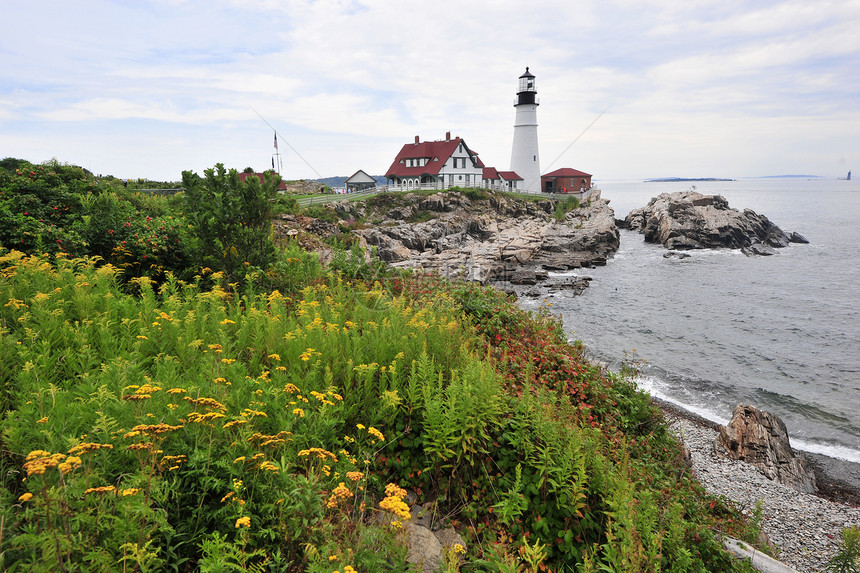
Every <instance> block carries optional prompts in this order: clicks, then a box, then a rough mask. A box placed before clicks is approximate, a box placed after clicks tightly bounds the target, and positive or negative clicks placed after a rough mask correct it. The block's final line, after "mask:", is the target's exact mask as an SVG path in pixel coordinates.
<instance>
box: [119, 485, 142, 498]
mask: <svg viewBox="0 0 860 573" xmlns="http://www.w3.org/2000/svg"><path fill="white" fill-rule="evenodd" d="M139 491H140V488H136V487H129V488H126V489H124V490H122V496H123V497H128V496H130V495H134V494H136V493H137V492H139Z"/></svg>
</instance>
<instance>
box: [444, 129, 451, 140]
mask: <svg viewBox="0 0 860 573" xmlns="http://www.w3.org/2000/svg"><path fill="white" fill-rule="evenodd" d="M445 141H451V132H450V131H446V132H445Z"/></svg>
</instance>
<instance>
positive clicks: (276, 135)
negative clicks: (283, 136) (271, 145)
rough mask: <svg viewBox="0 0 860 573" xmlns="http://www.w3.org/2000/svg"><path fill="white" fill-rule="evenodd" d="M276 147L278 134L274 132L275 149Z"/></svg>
mask: <svg viewBox="0 0 860 573" xmlns="http://www.w3.org/2000/svg"><path fill="white" fill-rule="evenodd" d="M277 148H278V134H277V132H276V133H275V149H277Z"/></svg>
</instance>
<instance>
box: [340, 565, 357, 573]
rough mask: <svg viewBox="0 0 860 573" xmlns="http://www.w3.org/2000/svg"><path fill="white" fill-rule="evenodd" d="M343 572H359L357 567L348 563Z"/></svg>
mask: <svg viewBox="0 0 860 573" xmlns="http://www.w3.org/2000/svg"><path fill="white" fill-rule="evenodd" d="M343 573H358V571H356V570H355V569H353V568H352V565H347V566H346V567H344V568H343Z"/></svg>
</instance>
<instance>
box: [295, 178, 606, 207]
mask: <svg viewBox="0 0 860 573" xmlns="http://www.w3.org/2000/svg"><path fill="white" fill-rule="evenodd" d="M443 189H447V187H443V186H442V185H441V184H424V185H421V186H418V187H416V186H414V185H412V186H406V185H378V186H376V187H370V188H368V189H363V190H361V191H353V192H351V193H320V194H314V195H303V196H298V197H296V200H297V201H298V202H299V205H301V206H302V207H308V206H310V205H320V204H323V203H334V202H335V201H343V200H344V199H346V200H360V199H366V198H367V197H369V196H371V195H377V194H379V193H390V192H408V191H434V190H439V191H441V190H443ZM479 189H490V190H493V191H501V192H511V190H510V189H508V188H507V187H506V186H505V185H496V186H490V187H487V186H482V187H479ZM513 193H519V194H522V195H534V196H536V197H541V198H543V199H550V200H555V201H558V200H563V199H564V198H565V197H576V198H577V199H578V200H579V202H580V203H584V202H585V201H588V200H589V199H590V198H591V197H592V195H594V194H595V193H596V194H597V196H598V197H599V196H600V190H599V189H589V190H587V191H583V192H581V193H530V192H528V191H520V190H516V189H515V190H513Z"/></svg>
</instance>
